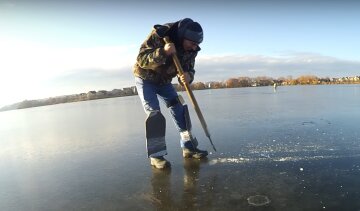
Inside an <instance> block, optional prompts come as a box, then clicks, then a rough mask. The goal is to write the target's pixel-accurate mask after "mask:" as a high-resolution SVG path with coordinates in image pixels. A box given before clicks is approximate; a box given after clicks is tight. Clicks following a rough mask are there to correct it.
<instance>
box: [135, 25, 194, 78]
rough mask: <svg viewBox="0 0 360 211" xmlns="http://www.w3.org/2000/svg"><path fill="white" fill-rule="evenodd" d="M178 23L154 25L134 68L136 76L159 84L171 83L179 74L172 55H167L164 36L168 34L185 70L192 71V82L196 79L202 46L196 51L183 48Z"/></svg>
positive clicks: (141, 48)
mask: <svg viewBox="0 0 360 211" xmlns="http://www.w3.org/2000/svg"><path fill="white" fill-rule="evenodd" d="M177 25H178V22H174V23H168V24H165V25H155V26H154V28H153V30H152V31H151V33H150V34H149V35H148V37H147V39H146V40H145V41H144V42H143V43H142V45H141V47H140V52H139V54H138V56H137V61H136V64H135V65H134V68H133V72H134V75H135V76H137V77H140V78H142V79H143V80H149V81H152V82H154V83H156V84H159V85H160V84H166V83H171V81H172V79H173V78H174V77H175V76H176V75H177V70H176V66H175V64H174V62H173V60H172V58H171V56H167V55H166V54H165V51H164V46H165V41H164V40H163V38H164V37H165V36H168V37H169V38H170V40H171V41H172V42H173V43H174V44H175V47H176V52H177V56H178V58H179V61H180V63H181V66H182V68H183V70H184V72H188V73H190V74H189V75H190V76H191V80H190V83H191V82H192V81H193V80H194V74H195V70H194V65H195V57H196V56H197V53H198V51H200V47H198V48H197V50H196V51H192V52H185V51H184V50H183V48H182V39H181V38H178V37H177V29H178V28H177Z"/></svg>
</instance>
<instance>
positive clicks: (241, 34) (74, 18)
mask: <svg viewBox="0 0 360 211" xmlns="http://www.w3.org/2000/svg"><path fill="white" fill-rule="evenodd" d="M185 17H190V18H192V19H193V20H195V21H198V22H199V23H200V24H201V25H202V27H203V29H204V42H203V43H202V44H201V48H202V50H201V52H200V53H199V56H198V59H197V62H196V67H195V69H196V71H197V72H196V81H203V82H206V81H221V80H225V79H227V78H230V77H239V76H250V77H255V76H270V77H275V78H277V77H282V76H284V77H287V76H293V77H297V76H300V75H306V74H312V75H317V76H320V77H341V76H354V75H360V41H359V38H358V37H360V29H359V27H358V20H360V2H357V1H347V0H344V1H332V0H327V1H310V0H304V1H290V0H288V1H266V0H263V1H260V0H251V1H250V0H249V1H242V0H238V1H228V0H223V1H211V0H209V1H195V0H193V1H190V0H184V1H170V0H163V1H160V0H153V1H144V0H140V1H50V0H48V1H31V0H28V1H16V0H13V1H11V0H0V58H1V62H0V73H1V78H0V94H1V99H0V107H1V106H4V105H7V104H11V103H15V102H18V101H22V100H25V99H38V98H46V97H50V96H57V95H65V94H76V93H81V92H88V91H91V90H112V89H115V88H123V87H127V86H133V76H132V66H133V64H134V62H135V59H136V55H137V52H138V49H139V47H140V44H141V43H142V41H143V40H144V39H145V38H146V36H147V35H148V33H149V32H150V30H151V28H152V26H153V25H154V24H162V23H167V22H173V21H177V20H179V19H182V18H185Z"/></svg>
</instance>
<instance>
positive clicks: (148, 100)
mask: <svg viewBox="0 0 360 211" xmlns="http://www.w3.org/2000/svg"><path fill="white" fill-rule="evenodd" d="M135 84H136V88H137V91H138V95H139V97H140V100H141V103H142V106H143V108H144V111H145V113H146V114H147V115H148V116H147V119H146V121H145V132H146V133H145V135H146V149H147V155H148V157H158V156H164V155H166V154H167V150H166V141H165V127H166V124H165V118H164V116H163V115H162V114H161V112H160V106H159V100H158V98H157V92H158V87H157V85H155V84H153V83H151V82H149V81H145V80H142V79H141V78H135Z"/></svg>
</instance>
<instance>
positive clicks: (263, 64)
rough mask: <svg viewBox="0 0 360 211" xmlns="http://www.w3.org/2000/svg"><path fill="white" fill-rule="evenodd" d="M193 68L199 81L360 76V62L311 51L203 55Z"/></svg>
mask: <svg viewBox="0 0 360 211" xmlns="http://www.w3.org/2000/svg"><path fill="white" fill-rule="evenodd" d="M196 70H197V73H196V74H197V77H198V78H201V79H202V80H224V79H227V78H230V77H238V76H250V77H254V76H270V77H275V78H277V77H282V76H288V75H292V76H294V77H298V76H300V75H316V76H319V77H343V76H355V75H359V73H360V62H359V61H351V60H344V59H339V58H335V57H331V56H324V55H320V54H314V53H286V54H282V55H279V56H264V55H207V56H206V55H205V56H199V58H198V59H197V61H196Z"/></svg>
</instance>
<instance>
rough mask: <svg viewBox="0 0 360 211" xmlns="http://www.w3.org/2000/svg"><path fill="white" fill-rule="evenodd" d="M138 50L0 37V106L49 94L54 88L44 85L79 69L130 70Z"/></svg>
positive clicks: (135, 48) (132, 47) (125, 47)
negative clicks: (55, 45) (57, 44)
mask: <svg viewBox="0 0 360 211" xmlns="http://www.w3.org/2000/svg"><path fill="white" fill-rule="evenodd" d="M137 50H138V48H137V47H134V46H100V47H92V48H66V47H51V46H47V45H43V44H41V43H32V42H26V41H23V40H16V39H12V38H4V37H0V58H1V62H0V74H1V77H0V94H1V99H0V106H1V105H3V104H8V103H12V102H15V101H19V100H24V99H34V98H38V97H46V96H47V95H49V94H50V93H49V90H52V87H49V86H48V87H46V86H44V84H47V85H49V84H48V83H47V82H48V81H52V80H56V79H57V78H62V77H64V76H67V75H72V74H74V73H76V72H78V71H81V72H84V70H94V69H97V70H101V71H103V72H110V73H111V72H118V71H121V70H123V71H129V72H131V66H132V65H133V63H134V62H135V58H136V53H137V52H136V51H137ZM50 86H51V85H50ZM75 86H76V83H75V84H74V85H73V87H75ZM58 94H59V93H58Z"/></svg>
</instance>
